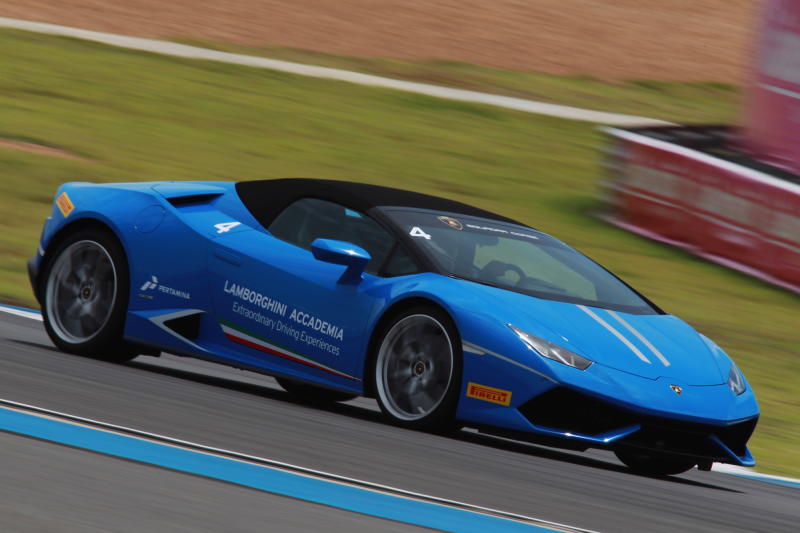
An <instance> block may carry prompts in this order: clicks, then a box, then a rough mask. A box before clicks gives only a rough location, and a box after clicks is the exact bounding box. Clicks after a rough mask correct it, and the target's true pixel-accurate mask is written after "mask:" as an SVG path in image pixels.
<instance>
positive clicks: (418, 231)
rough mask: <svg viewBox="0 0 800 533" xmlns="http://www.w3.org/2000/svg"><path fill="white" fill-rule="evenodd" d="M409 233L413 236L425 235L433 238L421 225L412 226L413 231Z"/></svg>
mask: <svg viewBox="0 0 800 533" xmlns="http://www.w3.org/2000/svg"><path fill="white" fill-rule="evenodd" d="M408 234H409V235H411V236H412V237H424V238H425V239H428V240H431V236H430V235H428V234H427V233H425V232H424V231H422V228H420V227H419V226H414V227H413V228H411V231H410V232H409V233H408Z"/></svg>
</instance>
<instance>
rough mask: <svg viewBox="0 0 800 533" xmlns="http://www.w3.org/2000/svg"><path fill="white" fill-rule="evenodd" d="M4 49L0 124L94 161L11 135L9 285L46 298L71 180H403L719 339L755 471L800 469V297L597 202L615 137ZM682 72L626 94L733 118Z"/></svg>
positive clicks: (34, 48)
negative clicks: (744, 417)
mask: <svg viewBox="0 0 800 533" xmlns="http://www.w3.org/2000/svg"><path fill="white" fill-rule="evenodd" d="M0 48H1V49H2V50H3V51H4V53H3V54H0V72H2V73H3V76H2V77H0V108H2V109H3V120H2V122H0V138H11V139H24V140H25V141H26V142H37V143H41V144H44V145H47V146H52V147H56V148H61V149H64V150H66V151H68V152H69V153H71V154H75V155H77V156H80V157H81V158H82V159H80V160H71V159H60V158H53V157H46V156H43V155H36V154H30V153H24V152H20V151H13V150H8V149H2V148H0V224H2V227H3V228H5V231H3V232H2V233H0V300H3V301H9V302H13V303H18V304H22V305H33V303H34V302H33V297H32V294H31V292H30V289H29V287H28V286H27V280H26V274H25V260H26V259H27V258H28V257H30V256H32V255H33V254H34V253H35V249H36V242H37V239H38V236H39V231H40V229H41V223H42V220H43V219H44V217H45V216H46V215H47V213H48V211H49V210H50V202H51V201H52V196H53V192H54V191H55V189H56V187H57V186H58V185H59V184H60V183H61V182H63V181H68V180H88V181H122V180H125V181H132V180H142V179H147V180H153V179H167V178H186V179H189V178H192V179H234V180H245V179H258V178H272V177H282V176H315V177H322V178H332V179H353V180H359V181H364V182H369V183H375V184H387V185H398V184H400V185H402V186H403V187H405V188H409V189H415V190H419V191H423V192H429V193H434V194H439V195H443V196H447V197H451V198H454V199H457V200H461V201H466V202H469V203H473V204H476V205H479V206H481V207H484V208H487V209H490V210H495V211H499V212H502V213H505V214H507V215H508V216H510V217H512V218H516V219H520V220H522V221H525V222H527V223H530V224H531V225H533V226H535V227H538V228H540V229H542V230H544V231H547V232H550V233H553V234H555V235H556V236H558V237H560V238H562V239H564V240H565V241H566V242H568V243H570V244H572V245H574V246H577V247H578V248H580V249H581V250H583V251H585V252H586V253H588V254H589V255H590V256H592V257H594V258H595V259H597V260H599V261H600V262H602V263H603V264H605V265H607V266H608V267H610V268H611V269H612V270H614V271H615V272H617V273H618V274H620V275H622V276H623V277H624V278H625V279H626V280H628V281H629V282H631V283H632V284H633V285H634V286H636V287H637V288H639V289H640V290H642V292H644V293H645V294H647V295H648V296H650V297H651V298H653V299H654V300H655V301H656V302H658V303H659V304H660V305H661V306H662V307H664V308H665V309H667V310H668V311H669V312H672V313H674V314H677V315H680V316H682V317H683V318H685V319H687V320H689V321H690V322H692V323H693V324H694V325H695V326H696V327H698V328H699V329H700V330H701V331H703V332H704V333H706V334H708V335H709V336H711V337H713V338H714V339H715V340H717V341H718V342H719V343H720V344H721V345H722V346H723V347H724V348H725V349H727V350H728V351H729V353H731V355H733V356H734V357H735V358H736V359H737V362H738V363H739V364H740V366H741V367H742V368H743V369H744V370H745V372H746V373H747V375H748V378H749V379H750V381H751V383H752V385H753V387H754V388H755V389H756V392H757V394H758V396H759V400H760V402H761V406H762V410H763V417H762V422H761V425H760V427H759V429H758V431H757V433H756V436H755V438H754V439H753V441H752V446H753V450H754V453H755V455H756V457H757V458H758V459H759V461H760V469H761V470H762V471H765V472H773V473H778V474H784V475H793V476H798V477H800V454H798V453H797V450H798V444H800V395H799V394H798V388H797V386H796V383H798V382H799V381H800V365H798V364H797V362H798V361H797V358H798V353H797V348H798V346H800V328H798V323H797V316H798V303H800V299H798V297H797V296H795V295H792V294H790V293H787V292H784V291H781V290H778V289H776V288H773V287H771V286H768V285H765V284H763V283H761V282H758V281H756V280H753V279H750V278H748V277H745V276H743V275H740V274H737V273H735V272H731V271H729V270H726V269H724V268H722V267H719V266H716V265H713V264H709V263H707V262H704V261H702V260H699V259H696V258H694V257H692V256H689V255H687V254H685V253H683V252H681V251H679V250H675V249H672V248H669V247H667V246H663V245H659V244H655V243H652V242H649V241H646V240H644V239H641V238H639V237H636V236H634V235H631V234H628V233H626V232H623V231H621V230H618V229H616V228H613V227H610V226H607V225H604V224H601V223H598V222H597V220H595V219H594V218H592V217H591V216H589V215H588V214H587V213H588V212H589V211H590V210H591V209H593V208H595V207H596V200H595V198H596V196H597V191H596V183H597V180H598V177H599V173H600V171H599V168H598V165H597V160H598V157H599V149H600V147H601V145H602V138H601V136H600V134H599V133H598V132H597V130H596V128H595V127H594V126H593V125H591V124H586V123H580V122H571V121H565V120H561V119H555V118H550V117H541V116H535V115H526V114H523V113H517V112H513V111H505V110H501V109H496V108H492V107H489V106H483V105H473V104H467V103H460V102H452V101H445V100H438V99H435V98H430V97H426V96H420V95H413V94H406V93H402V92H397V91H391V90H380V89H373V88H366V87H359V86H355V85H350V84H346V83H340V82H331V81H325V80H316V79H311V78H302V77H297V76H292V75H289V74H284V73H278V72H271V71H267V70H257V69H250V68H245V67H239V66H233V65H225V64H220V63H213V62H207V61H191V60H183V59H175V58H169V57H162V56H157V55H150V54H146V53H141V52H134V51H128V50H123V49H116V48H112V47H107V46H102V45H98V44H93V43H89V42H85V41H78V40H71V39H65V38H56V37H49V36H42V35H36V34H30V33H24V32H14V31H0ZM426 68H428V67H426ZM459 68H461V67H459ZM475 68H476V69H477V70H478V71H482V70H484V69H481V68H479V67H475ZM493 72H494V73H497V74H498V76H500V75H501V74H502V73H501V72H500V71H493ZM516 76H518V73H511V74H509V77H511V78H514V79H516ZM526 76H528V75H526ZM530 76H531V77H530V78H529V79H530V80H533V81H530V83H531V86H530V87H531V88H530V90H531V91H539V90H541V91H542V92H543V93H544V92H545V91H548V93H549V94H551V96H552V98H553V101H555V102H556V103H571V102H568V101H565V100H558V99H557V97H560V96H563V95H565V94H567V93H568V92H569V91H566V90H565V91H563V92H559V91H555V90H551V89H549V88H548V89H544V88H542V89H540V88H537V87H538V86H536V84H535V83H534V81H535V79H536V78H537V77H536V76H535V75H530ZM546 78H548V79H552V83H553V84H555V83H556V81H557V79H556V78H555V77H550V76H548V77H546ZM526 79H528V78H526ZM563 83H564V84H565V85H568V86H570V87H574V90H575V91H581V90H582V91H584V92H585V93H586V94H588V95H591V94H595V90H596V89H597V86H598V84H599V85H601V86H602V87H601V88H600V89H597V91H600V90H601V89H602V90H603V91H605V90H608V91H615V90H616V88H615V87H616V86H608V87H610V88H607V87H606V86H605V85H603V84H600V82H596V81H593V80H585V81H581V80H578V79H573V78H566V79H564V82H563ZM659 85H660V84H655V86H659ZM581 87H583V89H581ZM675 87H676V88H675V91H676V92H675V93H674V94H673V93H670V94H664V93H663V91H661V90H653V89H652V87H650V86H649V85H648V84H643V83H640V84H633V85H630V86H625V90H626V91H630V92H629V93H626V95H627V96H625V97H624V98H622V97H619V98H617V99H616V100H615V102H616V103H615V104H614V106H617V105H620V106H621V105H622V104H623V103H624V102H625V101H627V100H630V101H634V100H635V101H639V102H643V103H646V106H649V107H651V108H652V109H658V110H660V111H659V113H661V114H659V113H649V114H652V115H654V116H659V117H660V118H665V119H668V120H682V119H684V117H685V116H686V114H687V113H689V111H685V110H684V111H681V113H682V114H678V112H677V111H675V113H676V114H675V115H672V114H671V111H670V110H673V109H677V108H680V107H681V105H680V102H681V101H682V99H683V97H678V96H676V95H681V94H684V93H683V92H682V91H684V90H686V91H688V92H687V93H686V95H687V96H686V98H685V99H686V102H687V106H688V107H687V109H690V110H691V109H695V108H696V107H697V106H700V107H703V105H705V104H703V102H708V107H707V108H704V109H705V111H704V113H705V114H704V115H702V119H703V120H706V119H708V120H714V121H720V120H726V119H727V118H729V110H730V109H733V105H734V103H733V102H734V100H735V93H733V92H732V91H728V90H726V89H724V88H723V89H718V88H715V87H713V86H711V87H710V88H709V89H708V90H709V91H710V93H709V94H710V95H713V97H711V96H708V97H707V96H704V95H703V94H704V93H703V91H705V90H706V89H702V90H700V89H697V88H692V86H689V88H688V89H685V88H681V87H679V86H675ZM697 91H700V92H699V93H698V92H697ZM720 91H721V92H720ZM688 95H694V96H691V97H690V96H688ZM701 96H702V97H701ZM564 98H566V96H564ZM712 100H724V102H716V105H711V104H712V103H713V102H712ZM573 103H576V104H579V102H573ZM642 105H644V104H642ZM595 108H596V109H603V110H612V111H613V110H621V111H627V112H642V113H644V111H637V110H635V108H633V107H631V108H624V109H614V108H612V107H604V106H595ZM645 114H648V113H645ZM698 116H701V115H698Z"/></svg>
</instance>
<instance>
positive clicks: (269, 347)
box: [220, 321, 359, 381]
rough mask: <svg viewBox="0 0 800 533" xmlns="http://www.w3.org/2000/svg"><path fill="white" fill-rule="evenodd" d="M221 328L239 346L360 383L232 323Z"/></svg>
mask: <svg viewBox="0 0 800 533" xmlns="http://www.w3.org/2000/svg"><path fill="white" fill-rule="evenodd" d="M220 326H221V327H222V331H223V333H225V336H226V337H227V338H228V340H230V341H232V342H235V343H237V344H241V345H242V346H247V347H248V348H252V349H254V350H258V351H260V352H264V353H268V354H270V355H274V356H276V357H282V358H284V359H288V360H290V361H294V362H295V363H300V364H301V365H306V366H310V367H312V368H316V369H317V370H323V371H325V372H328V373H330V374H333V375H335V376H339V377H342V378H346V379H352V380H354V381H359V379H358V378H356V377H353V376H350V375H348V374H345V373H344V372H339V371H338V370H336V369H334V368H331V367H329V366H325V365H323V364H321V363H318V362H316V361H314V360H313V359H309V358H308V357H304V356H302V355H300V354H298V353H297V352H293V351H292V350H289V349H287V348H284V347H282V346H280V345H277V344H274V343H271V342H269V341H267V340H266V339H264V338H261V337H259V336H257V335H255V334H254V333H250V332H247V331H245V330H244V329H241V328H239V327H237V326H235V325H233V324H231V323H230V322H227V321H225V322H221V323H220Z"/></svg>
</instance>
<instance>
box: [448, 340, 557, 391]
mask: <svg viewBox="0 0 800 533" xmlns="http://www.w3.org/2000/svg"><path fill="white" fill-rule="evenodd" d="M461 349H462V350H463V351H465V352H467V353H471V354H475V355H491V356H492V357H496V358H498V359H500V360H501V361H505V362H506V363H508V364H511V365H514V366H518V367H520V368H523V369H525V370H527V371H528V372H533V373H534V374H536V375H537V376H539V377H542V378H544V379H546V380H548V381H552V382H553V383H556V380H554V379H553V378H551V377H550V376H548V375H547V374H543V373H542V372H539V371H538V370H536V369H535V368H531V367H529V366H527V365H523V364H522V363H520V362H518V361H514V360H513V359H511V358H509V357H506V356H505V355H500V354H499V353H497V352H493V351H491V350H487V349H486V348H483V347H481V346H478V345H477V344H473V343H471V342H467V341H462V342H461Z"/></svg>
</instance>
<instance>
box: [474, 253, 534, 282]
mask: <svg viewBox="0 0 800 533" xmlns="http://www.w3.org/2000/svg"><path fill="white" fill-rule="evenodd" d="M509 271H510V272H516V274H517V275H518V276H519V279H520V281H521V280H523V279H525V278H526V276H525V272H523V271H522V269H521V268H520V267H518V266H517V265H513V264H511V263H504V262H503V261H498V260H497V259H493V260H491V261H489V262H488V263H486V266H484V267H483V268H482V269H481V270H480V272H478V278H479V279H482V280H486V281H493V282H494V281H497V278H500V277H502V276H503V275H504V274H505V273H506V272H509Z"/></svg>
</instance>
